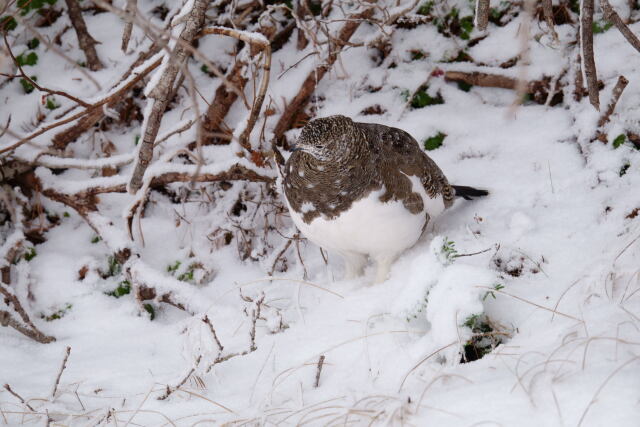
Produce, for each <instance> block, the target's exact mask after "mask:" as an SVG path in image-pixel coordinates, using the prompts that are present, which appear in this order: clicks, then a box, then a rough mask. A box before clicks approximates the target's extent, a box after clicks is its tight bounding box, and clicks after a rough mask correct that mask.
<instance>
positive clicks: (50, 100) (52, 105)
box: [45, 96, 60, 110]
mask: <svg viewBox="0 0 640 427" xmlns="http://www.w3.org/2000/svg"><path fill="white" fill-rule="evenodd" d="M58 107H60V106H59V105H58V104H57V103H56V100H55V98H54V97H53V96H48V97H47V103H46V104H45V108H46V109H47V110H55V109H56V108H58Z"/></svg>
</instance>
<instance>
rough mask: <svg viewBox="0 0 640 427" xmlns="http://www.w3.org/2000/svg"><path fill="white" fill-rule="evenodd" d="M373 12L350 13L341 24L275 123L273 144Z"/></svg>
mask: <svg viewBox="0 0 640 427" xmlns="http://www.w3.org/2000/svg"><path fill="white" fill-rule="evenodd" d="M373 12H374V8H372V7H371V8H368V9H366V10H365V11H363V12H361V13H357V14H355V15H351V16H350V17H349V18H348V19H347V22H346V23H345V24H344V25H343V26H342V28H341V29H340V32H339V33H338V37H337V39H336V40H338V41H339V42H335V41H334V43H331V44H330V45H329V56H328V57H327V59H326V60H324V61H323V62H322V63H321V64H320V65H318V66H317V67H316V68H315V69H314V70H313V71H311V72H310V73H309V75H307V78H306V79H305V80H304V82H303V83H302V86H301V87H300V91H299V92H298V94H297V95H296V96H295V97H294V98H293V99H292V100H291V101H290V102H289V104H288V105H287V108H286V109H285V110H284V112H283V113H282V116H281V117H280V120H278V123H277V124H276V127H275V129H274V131H273V133H274V144H273V145H282V144H283V136H284V133H285V132H286V131H288V130H289V129H290V128H291V126H292V125H293V123H294V121H295V118H296V116H297V115H298V113H299V112H300V111H302V110H303V109H304V107H305V105H306V104H307V102H308V101H309V98H310V97H311V94H312V93H313V91H314V90H315V88H316V85H317V84H318V83H319V82H320V80H322V78H323V77H324V75H325V74H326V73H327V71H329V70H330V69H331V67H332V66H333V64H334V63H335V62H336V60H337V59H338V55H339V53H340V51H341V50H342V48H343V47H344V45H345V44H346V43H348V42H349V39H351V36H352V35H353V33H355V32H356V30H357V29H358V27H359V26H360V24H361V23H362V21H363V20H366V19H369V18H370V17H371V16H372V15H373Z"/></svg>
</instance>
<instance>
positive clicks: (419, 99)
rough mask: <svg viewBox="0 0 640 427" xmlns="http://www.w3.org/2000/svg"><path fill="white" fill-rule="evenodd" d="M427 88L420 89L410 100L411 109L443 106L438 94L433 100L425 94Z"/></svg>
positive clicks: (442, 100)
mask: <svg viewBox="0 0 640 427" xmlns="http://www.w3.org/2000/svg"><path fill="white" fill-rule="evenodd" d="M427 89H429V88H428V87H424V88H420V89H418V91H417V92H416V93H415V95H413V98H411V106H412V107H413V108H424V107H427V106H429V105H438V104H444V99H442V96H440V94H438V95H437V96H436V97H435V98H434V97H432V96H431V95H429V94H428V93H427Z"/></svg>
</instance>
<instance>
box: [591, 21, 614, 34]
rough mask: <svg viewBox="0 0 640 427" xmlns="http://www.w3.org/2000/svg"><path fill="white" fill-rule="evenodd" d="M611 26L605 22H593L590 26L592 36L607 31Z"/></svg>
mask: <svg viewBox="0 0 640 427" xmlns="http://www.w3.org/2000/svg"><path fill="white" fill-rule="evenodd" d="M612 26H613V24H612V23H611V22H607V21H605V22H604V23H600V22H596V21H594V22H593V23H592V24H591V28H592V29H593V34H601V33H604V32H606V31H608V30H609V29H610V28H611V27H612Z"/></svg>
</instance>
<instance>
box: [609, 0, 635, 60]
mask: <svg viewBox="0 0 640 427" xmlns="http://www.w3.org/2000/svg"><path fill="white" fill-rule="evenodd" d="M600 7H601V8H602V12H604V18H605V19H606V20H607V21H609V22H612V23H613V25H615V26H616V28H618V31H620V32H621V33H622V35H623V36H624V38H625V39H627V41H628V42H629V44H631V46H633V47H634V48H635V49H636V50H637V51H638V52H640V39H638V37H637V36H636V35H635V34H633V32H632V31H631V30H630V29H629V27H628V26H627V24H625V23H624V21H623V20H622V18H620V15H618V13H617V12H616V11H615V10H614V9H613V7H611V3H609V1H608V0H600Z"/></svg>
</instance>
